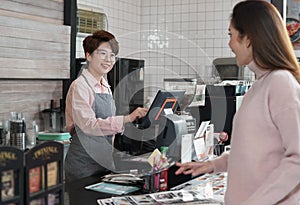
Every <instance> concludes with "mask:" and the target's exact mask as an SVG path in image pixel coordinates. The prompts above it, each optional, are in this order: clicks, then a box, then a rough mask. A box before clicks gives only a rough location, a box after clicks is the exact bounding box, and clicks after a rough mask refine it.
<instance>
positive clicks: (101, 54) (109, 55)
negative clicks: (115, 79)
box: [95, 49, 116, 62]
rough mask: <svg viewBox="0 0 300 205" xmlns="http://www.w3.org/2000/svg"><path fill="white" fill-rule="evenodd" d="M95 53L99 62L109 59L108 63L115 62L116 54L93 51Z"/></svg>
mask: <svg viewBox="0 0 300 205" xmlns="http://www.w3.org/2000/svg"><path fill="white" fill-rule="evenodd" d="M95 52H96V53H97V54H98V55H99V57H100V59H101V60H106V59H109V60H110V61H113V62H114V61H116V54H114V53H112V52H107V51H106V50H102V49H99V50H95Z"/></svg>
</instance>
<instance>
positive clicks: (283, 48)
mask: <svg viewBox="0 0 300 205" xmlns="http://www.w3.org/2000/svg"><path fill="white" fill-rule="evenodd" d="M231 24H232V25H233V27H234V28H235V29H236V30H238V32H239V35H240V38H241V39H242V38H243V37H244V36H246V35H247V36H248V38H249V39H250V42H251V45H252V49H253V60H254V61H255V63H256V64H257V65H258V66H260V67H261V68H263V69H268V70H270V69H272V70H278V69H282V70H288V71H290V72H291V73H292V74H293V75H294V76H295V78H296V79H297V81H298V82H299V83H300V68H299V63H298V61H297V58H296V56H295V53H294V49H293V46H292V43H291V41H290V38H289V35H288V33H287V29H286V28H285V26H284V23H283V21H282V18H281V16H280V14H279V12H278V10H277V9H276V8H275V7H274V6H273V5H272V4H271V3H268V2H266V1H262V0H252V1H251V0H250V1H249V0H247V1H242V2H239V3H238V4H236V5H235V7H234V8H233V13H232V15H231Z"/></svg>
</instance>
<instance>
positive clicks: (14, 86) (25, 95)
mask: <svg viewBox="0 0 300 205" xmlns="http://www.w3.org/2000/svg"><path fill="white" fill-rule="evenodd" d="M0 83H1V84H0V119H9V112H11V111H17V112H23V113H24V116H25V119H26V121H28V122H29V121H30V120H33V119H34V120H36V121H37V122H38V123H39V125H40V126H41V128H43V123H42V122H43V118H42V111H43V110H44V109H48V108H50V101H51V100H52V99H53V100H54V101H55V105H56V106H57V107H58V106H59V99H61V98H62V82H61V81H54V80H1V82H0Z"/></svg>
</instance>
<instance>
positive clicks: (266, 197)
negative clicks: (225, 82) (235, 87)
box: [213, 61, 300, 205]
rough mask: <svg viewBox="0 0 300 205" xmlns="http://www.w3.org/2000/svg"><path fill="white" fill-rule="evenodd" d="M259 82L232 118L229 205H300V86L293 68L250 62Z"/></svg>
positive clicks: (223, 164)
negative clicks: (270, 68) (264, 66)
mask: <svg viewBox="0 0 300 205" xmlns="http://www.w3.org/2000/svg"><path fill="white" fill-rule="evenodd" d="M248 66H249V68H250V69H251V70H252V71H253V72H254V73H255V75H256V78H257V81H256V82H255V83H254V84H253V86H252V87H251V88H250V89H249V91H248V92H247V93H246V95H245V96H244V98H243V102H242V105H241V107H240V108H239V110H238V112H237V113H236V115H235V117H234V120H233V131H232V139H231V151H230V154H228V153H224V154H223V155H222V156H221V157H220V158H217V159H216V160H214V161H213V164H214V167H215V171H214V172H223V171H228V187H227V191H226V195H225V204H226V205H272V204H281V205H282V204H286V205H299V204H300V85H299V83H298V82H297V81H296V80H295V78H294V77H293V76H292V74H291V73H290V72H288V71H282V70H280V71H279V70H278V71H273V72H270V71H266V70H262V69H260V68H259V67H258V66H257V65H256V64H255V63H254V62H253V61H252V62H251V63H250V64H249V65H248Z"/></svg>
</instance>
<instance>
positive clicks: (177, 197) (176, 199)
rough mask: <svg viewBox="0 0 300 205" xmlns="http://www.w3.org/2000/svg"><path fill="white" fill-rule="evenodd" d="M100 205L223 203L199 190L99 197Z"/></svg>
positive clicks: (209, 204)
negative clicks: (205, 195) (207, 196)
mask: <svg viewBox="0 0 300 205" xmlns="http://www.w3.org/2000/svg"><path fill="white" fill-rule="evenodd" d="M97 202H98V204H99V205H165V204H177V205H180V204H206V205H222V202H220V201H217V200H215V199H210V198H205V197H204V196H203V195H202V193H200V192H197V191H186V190H180V191H166V192H158V193H153V194H144V195H136V196H123V197H112V198H107V199H98V200H97Z"/></svg>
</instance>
